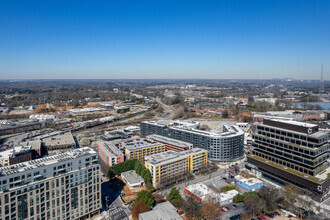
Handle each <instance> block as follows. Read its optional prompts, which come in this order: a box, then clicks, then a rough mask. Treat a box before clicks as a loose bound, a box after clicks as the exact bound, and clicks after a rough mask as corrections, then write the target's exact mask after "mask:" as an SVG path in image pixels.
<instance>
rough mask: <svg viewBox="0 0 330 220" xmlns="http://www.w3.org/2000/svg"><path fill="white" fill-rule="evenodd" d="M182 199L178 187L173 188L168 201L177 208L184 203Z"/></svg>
mask: <svg viewBox="0 0 330 220" xmlns="http://www.w3.org/2000/svg"><path fill="white" fill-rule="evenodd" d="M182 200H183V199H182V197H181V195H180V191H179V190H178V189H177V188H176V187H172V189H171V191H170V194H169V195H168V201H170V202H171V203H172V204H173V205H175V206H180V205H181V203H182Z"/></svg>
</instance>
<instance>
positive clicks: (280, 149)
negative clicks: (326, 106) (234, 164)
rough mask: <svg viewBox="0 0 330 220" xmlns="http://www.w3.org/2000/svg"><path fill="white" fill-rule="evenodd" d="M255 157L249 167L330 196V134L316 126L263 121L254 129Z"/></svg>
mask: <svg viewBox="0 0 330 220" xmlns="http://www.w3.org/2000/svg"><path fill="white" fill-rule="evenodd" d="M252 135H253V140H254V141H253V144H252V148H253V154H252V155H249V156H248V157H247V158H248V159H247V161H248V165H249V166H250V167H252V168H253V169H254V170H255V171H256V172H261V173H262V174H263V175H266V176H268V177H272V178H274V179H276V180H279V181H280V182H282V183H285V184H294V185H296V186H298V187H301V188H303V189H307V190H308V191H312V192H314V193H315V194H317V195H318V196H320V197H321V198H322V197H327V196H329V195H328V194H329V187H330V178H329V177H328V174H329V173H330V166H329V158H330V151H329V150H330V145H329V139H330V138H329V137H330V135H329V132H323V131H319V127H318V126H317V125H314V124H306V123H302V122H296V121H291V120H278V119H264V120H263V123H254V125H253V126H252Z"/></svg>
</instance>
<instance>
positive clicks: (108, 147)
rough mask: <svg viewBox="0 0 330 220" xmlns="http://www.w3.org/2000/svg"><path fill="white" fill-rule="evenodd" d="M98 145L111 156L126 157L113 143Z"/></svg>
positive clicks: (99, 143)
mask: <svg viewBox="0 0 330 220" xmlns="http://www.w3.org/2000/svg"><path fill="white" fill-rule="evenodd" d="M97 144H98V146H99V147H100V148H102V149H103V150H105V151H106V152H107V153H108V154H109V155H112V156H115V157H118V156H123V155H124V154H123V153H122V152H121V151H120V150H119V149H118V148H117V147H116V146H115V145H114V144H113V143H112V142H106V141H99V142H97Z"/></svg>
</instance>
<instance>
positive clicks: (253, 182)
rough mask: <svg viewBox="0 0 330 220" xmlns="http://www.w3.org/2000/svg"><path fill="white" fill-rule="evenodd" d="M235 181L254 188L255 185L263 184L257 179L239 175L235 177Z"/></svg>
mask: <svg viewBox="0 0 330 220" xmlns="http://www.w3.org/2000/svg"><path fill="white" fill-rule="evenodd" d="M235 179H237V180H239V181H241V182H243V183H245V184H246V185H248V186H253V185H256V184H259V183H262V181H261V180H258V179H257V178H253V177H252V178H245V177H243V176H241V175H237V176H235Z"/></svg>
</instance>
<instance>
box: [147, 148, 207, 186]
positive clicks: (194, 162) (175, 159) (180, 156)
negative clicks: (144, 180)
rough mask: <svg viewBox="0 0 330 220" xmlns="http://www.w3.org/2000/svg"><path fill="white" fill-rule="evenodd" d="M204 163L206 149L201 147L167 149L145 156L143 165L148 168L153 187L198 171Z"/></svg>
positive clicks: (205, 162) (205, 161)
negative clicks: (181, 149)
mask: <svg viewBox="0 0 330 220" xmlns="http://www.w3.org/2000/svg"><path fill="white" fill-rule="evenodd" d="M206 164H207V151H206V150H204V149H201V148H193V149H190V150H186V151H180V152H178V151H173V150H169V151H166V152H163V153H159V154H154V155H151V156H147V157H145V167H146V168H148V169H149V170H150V173H151V177H152V183H153V185H154V186H155V187H159V186H160V185H161V184H165V185H166V184H170V183H172V182H174V181H176V180H179V179H183V178H186V177H188V175H189V174H191V173H196V172H199V171H200V169H201V168H202V167H203V166H205V165H206Z"/></svg>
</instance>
